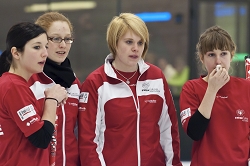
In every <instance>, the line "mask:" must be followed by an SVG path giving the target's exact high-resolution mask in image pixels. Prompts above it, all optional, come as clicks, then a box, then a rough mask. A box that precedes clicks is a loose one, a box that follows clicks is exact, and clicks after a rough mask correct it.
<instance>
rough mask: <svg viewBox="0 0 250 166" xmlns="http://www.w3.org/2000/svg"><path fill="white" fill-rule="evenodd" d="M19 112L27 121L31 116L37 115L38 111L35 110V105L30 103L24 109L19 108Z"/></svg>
mask: <svg viewBox="0 0 250 166" xmlns="http://www.w3.org/2000/svg"><path fill="white" fill-rule="evenodd" d="M17 114H18V116H19V118H20V119H21V120H22V121H25V120H26V119H28V118H29V117H31V116H34V115H36V111H35V109H34V107H33V105H32V104H30V105H28V106H25V107H23V108H22V109H20V110H18V111H17Z"/></svg>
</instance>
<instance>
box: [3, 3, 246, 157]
mask: <svg viewBox="0 0 250 166" xmlns="http://www.w3.org/2000/svg"><path fill="white" fill-rule="evenodd" d="M66 3H67V4H66ZM74 5H75V6H74ZM249 5H250V1H249V0H221V1H216V0H174V1H173V0H136V1H132V0H131V1H130V0H91V1H84V0H82V1H81V0H76V1H73V0H69V1H66V0H60V1H59V0H18V1H11V0H1V2H0V25H1V30H0V52H1V51H3V50H4V49H5V38H6V34H7V31H8V29H9V28H10V27H11V26H12V25H13V24H15V23H17V22H21V21H35V19H36V18H37V17H38V16H39V15H41V14H43V13H44V12H45V11H59V12H61V13H63V14H64V15H65V16H67V17H68V18H69V19H70V20H71V22H72V24H73V26H74V38H75V42H74V43H73V44H72V47H71V51H70V54H69V58H70V60H71V63H72V66H73V69H74V71H75V73H76V75H77V77H78V78H79V79H80V80H81V81H84V79H85V78H86V77H87V75H88V74H89V73H90V72H92V71H93V70H94V69H96V68H97V67H99V66H100V65H102V64H103V63H104V58H105V57H106V56H107V55H108V54H109V50H108V47H107V44H106V28H107V26H108V23H109V22H110V21H111V19H112V17H113V16H115V15H118V14H119V13H121V12H132V13H135V14H138V16H140V17H141V18H142V19H144V21H145V22H146V24H147V26H148V29H149V32H150V44H149V51H148V54H147V56H146V59H145V60H146V61H148V62H151V63H153V64H155V65H157V66H159V67H160V68H161V69H162V70H163V72H164V74H165V75H166V78H167V81H168V83H169V85H170V88H171V91H172V94H173V97H174V100H175V104H176V108H177V115H178V116H179V112H180V110H179V104H178V100H179V93H180V90H181V87H182V85H183V84H184V83H185V81H187V80H188V79H192V78H197V77H199V75H200V74H202V73H204V72H202V67H197V61H196V55H195V51H196V50H195V45H196V43H197V41H198V38H199V35H200V34H201V32H203V31H204V30H205V29H206V28H208V27H210V26H212V25H219V26H221V27H222V28H225V29H226V30H227V31H228V32H229V33H230V34H231V35H232V37H233V39H234V41H235V42H236V44H237V46H238V47H237V55H236V58H235V59H234V60H233V62H232V69H231V70H230V72H231V74H232V75H236V76H239V77H245V68H244V56H245V55H246V54H248V53H249V41H250V37H249V35H250V34H249V28H247V27H249V18H250V17H249ZM179 128H180V136H181V159H182V160H183V161H184V160H187V161H188V160H190V153H191V145H192V141H191V140H190V139H189V137H187V136H186V134H185V133H184V132H183V130H182V128H181V125H180V122H179ZM229 139H230V138H229Z"/></svg>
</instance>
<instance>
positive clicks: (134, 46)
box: [132, 44, 138, 52]
mask: <svg viewBox="0 0 250 166" xmlns="http://www.w3.org/2000/svg"><path fill="white" fill-rule="evenodd" d="M132 51H133V52H136V51H138V45H137V44H134V45H133V48H132Z"/></svg>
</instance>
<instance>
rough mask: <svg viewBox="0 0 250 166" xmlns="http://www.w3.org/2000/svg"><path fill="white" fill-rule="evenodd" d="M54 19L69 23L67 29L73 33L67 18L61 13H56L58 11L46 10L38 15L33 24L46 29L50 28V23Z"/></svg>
mask: <svg viewBox="0 0 250 166" xmlns="http://www.w3.org/2000/svg"><path fill="white" fill-rule="evenodd" d="M55 21H63V22H67V24H68V25H69V29H70V32H71V34H73V26H72V24H71V22H70V21H69V19H68V18H67V17H65V16H64V15H63V14H61V13H58V12H47V13H44V14H43V15H41V16H40V17H38V19H37V20H36V21H35V24H37V25H39V26H41V27H42V28H43V29H44V30H45V31H48V29H49V28H50V26H51V24H52V23H53V22H55Z"/></svg>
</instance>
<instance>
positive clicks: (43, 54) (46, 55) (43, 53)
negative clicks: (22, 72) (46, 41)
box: [42, 48, 49, 57]
mask: <svg viewBox="0 0 250 166" xmlns="http://www.w3.org/2000/svg"><path fill="white" fill-rule="evenodd" d="M48 56H49V54H48V50H47V48H45V49H44V50H43V52H42V57H48Z"/></svg>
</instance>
